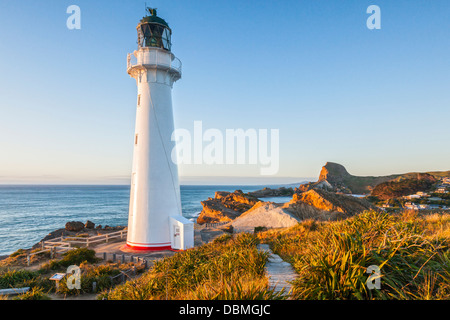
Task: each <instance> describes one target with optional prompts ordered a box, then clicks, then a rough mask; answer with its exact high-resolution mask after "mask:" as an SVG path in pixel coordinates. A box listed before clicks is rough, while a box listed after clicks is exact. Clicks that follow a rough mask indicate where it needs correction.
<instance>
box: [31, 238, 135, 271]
mask: <svg viewBox="0 0 450 320" xmlns="http://www.w3.org/2000/svg"><path fill="white" fill-rule="evenodd" d="M126 234H127V230H120V231H116V232H111V233H105V234H102V235H98V236H92V237H65V236H61V237H58V238H55V239H50V240H45V241H41V250H39V251H36V252H33V253H30V254H29V255H28V256H27V263H28V265H30V261H31V256H33V255H36V254H40V253H43V252H50V256H51V258H53V257H54V255H55V254H57V253H65V252H67V251H69V250H73V249H77V248H79V247H86V248H88V247H89V246H92V245H94V244H98V243H101V242H109V241H110V240H114V239H123V238H124V237H125V236H126Z"/></svg>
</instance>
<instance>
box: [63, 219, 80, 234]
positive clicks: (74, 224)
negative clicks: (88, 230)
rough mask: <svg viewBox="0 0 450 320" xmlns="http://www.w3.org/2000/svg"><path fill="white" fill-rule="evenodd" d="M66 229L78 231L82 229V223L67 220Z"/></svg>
mask: <svg viewBox="0 0 450 320" xmlns="http://www.w3.org/2000/svg"><path fill="white" fill-rule="evenodd" d="M65 229H66V230H67V231H74V232H79V231H81V230H83V229H84V223H83V222H80V221H69V222H67V223H66V225H65Z"/></svg>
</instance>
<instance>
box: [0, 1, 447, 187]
mask: <svg viewBox="0 0 450 320" xmlns="http://www.w3.org/2000/svg"><path fill="white" fill-rule="evenodd" d="M146 2H147V5H149V6H152V7H156V8H158V15H159V16H161V17H163V18H164V19H165V20H166V21H167V22H168V23H169V25H170V27H171V28H172V31H173V36H172V43H173V47H172V51H173V53H174V54H175V55H176V56H177V57H178V58H179V59H180V60H181V61H182V62H183V78H182V79H181V80H180V81H178V82H177V83H176V84H175V85H174V88H173V107H174V118H175V119H174V120H175V126H176V128H186V129H188V130H192V128H193V123H194V121H202V123H203V127H204V129H207V128H217V129H219V130H223V131H224V130H225V129H233V128H243V129H251V128H254V129H279V134H280V140H279V141H280V169H279V172H278V174H277V175H276V176H274V177H271V178H278V180H277V181H279V182H294V181H302V179H303V178H305V177H308V178H309V177H311V178H316V177H317V176H318V173H319V171H320V168H321V166H322V165H324V164H325V163H326V162H327V161H332V162H338V163H341V164H343V165H344V166H346V168H347V169H348V171H349V172H350V173H352V174H356V175H385V174H392V173H403V172H411V171H431V170H450V148H449V142H450V141H449V140H450V120H449V119H450V2H449V1H448V0H433V1H419V0H396V1H384V0H371V1H365V0H345V1H334V0H324V1H316V0H303V1H300V0H297V1H290V0H289V1H288V0H286V1H267V0H260V1H249V0H241V1H237V0H236V1H234V0H227V1H225V0H217V1H209V0H194V1H190V0H189V1H187V0H165V1H161V0H158V1H157V0H154V1H150V0H147V1H146ZM144 3H145V1H136V0H133V1H119V0H117V1H99V0H96V1H87V0H85V1H76V0H71V1H62V0H52V1H31V0H26V1H24V0H21V1H9V0H0V61H1V62H0V183H128V181H129V176H130V173H131V161H132V149H133V136H134V121H135V107H136V106H135V105H136V84H135V81H134V80H133V79H131V78H130V77H129V76H128V75H127V73H126V54H127V53H128V52H132V51H133V50H135V49H136V25H137V23H138V22H139V20H140V19H141V18H142V16H144V15H145V11H144ZM72 4H76V5H78V6H79V7H80V8H81V29H80V30H69V29H68V28H67V27H66V20H67V18H68V17H69V14H67V13H66V9H67V7H68V6H69V5H72ZM372 4H375V5H378V6H379V7H380V9H381V29H380V30H369V29H368V28H367V27H366V20H367V18H368V17H369V16H370V14H367V13H366V9H367V7H368V6H369V5H372ZM180 174H181V176H182V178H181V180H182V181H193V180H196V181H200V182H201V181H206V182H212V181H211V180H214V179H215V178H211V177H216V176H221V177H228V180H227V181H229V182H230V183H233V182H235V181H238V182H239V183H245V181H253V180H255V179H256V180H258V179H260V178H261V179H263V178H264V179H265V177H259V170H258V166H254V165H253V166H252V165H182V166H180ZM198 176H200V178H193V177H198ZM208 177H209V178H208ZM230 177H231V178H230ZM232 177H241V178H240V179H235V180H233V179H232ZM253 178H254V179H253ZM246 179H247V180H246ZM252 179H253V180H252ZM266 180H267V179H266ZM267 181H268V180H267Z"/></svg>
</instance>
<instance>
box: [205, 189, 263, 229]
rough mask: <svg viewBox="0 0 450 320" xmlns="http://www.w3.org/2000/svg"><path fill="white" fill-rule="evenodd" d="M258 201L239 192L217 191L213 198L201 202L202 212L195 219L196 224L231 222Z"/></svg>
mask: <svg viewBox="0 0 450 320" xmlns="http://www.w3.org/2000/svg"><path fill="white" fill-rule="evenodd" d="M258 201H259V199H258V198H256V197H253V196H251V195H248V194H245V193H243V192H242V191H241V190H236V191H234V192H226V191H217V192H216V193H215V195H214V198H209V199H208V200H205V201H202V202H201V203H202V206H203V210H202V211H201V212H200V215H199V216H198V218H197V223H199V224H203V223H217V222H226V221H231V220H233V219H235V218H237V217H238V216H240V215H241V214H242V213H243V212H245V211H247V210H249V209H250V208H251V207H253V206H254V205H255V204H256V203H257V202H258Z"/></svg>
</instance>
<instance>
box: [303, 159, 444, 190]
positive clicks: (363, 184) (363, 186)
mask: <svg viewBox="0 0 450 320" xmlns="http://www.w3.org/2000/svg"><path fill="white" fill-rule="evenodd" d="M420 174H428V175H430V176H432V177H434V178H436V179H439V178H442V177H450V171H434V172H426V173H417V172H410V173H403V174H392V175H387V176H354V175H352V174H350V173H349V172H348V171H347V169H346V168H345V167H344V166H342V165H340V164H338V163H333V162H327V163H326V164H325V166H323V167H322V170H321V171H320V175H319V179H318V181H317V182H310V183H308V184H305V185H302V186H300V187H299V188H298V191H300V192H304V191H308V190H311V189H313V188H322V189H330V190H332V191H340V192H343V193H353V194H369V193H370V192H371V191H372V190H373V189H374V188H375V187H376V186H377V185H379V184H381V183H385V182H389V181H401V180H406V179H415V178H417V176H418V175H420Z"/></svg>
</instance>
